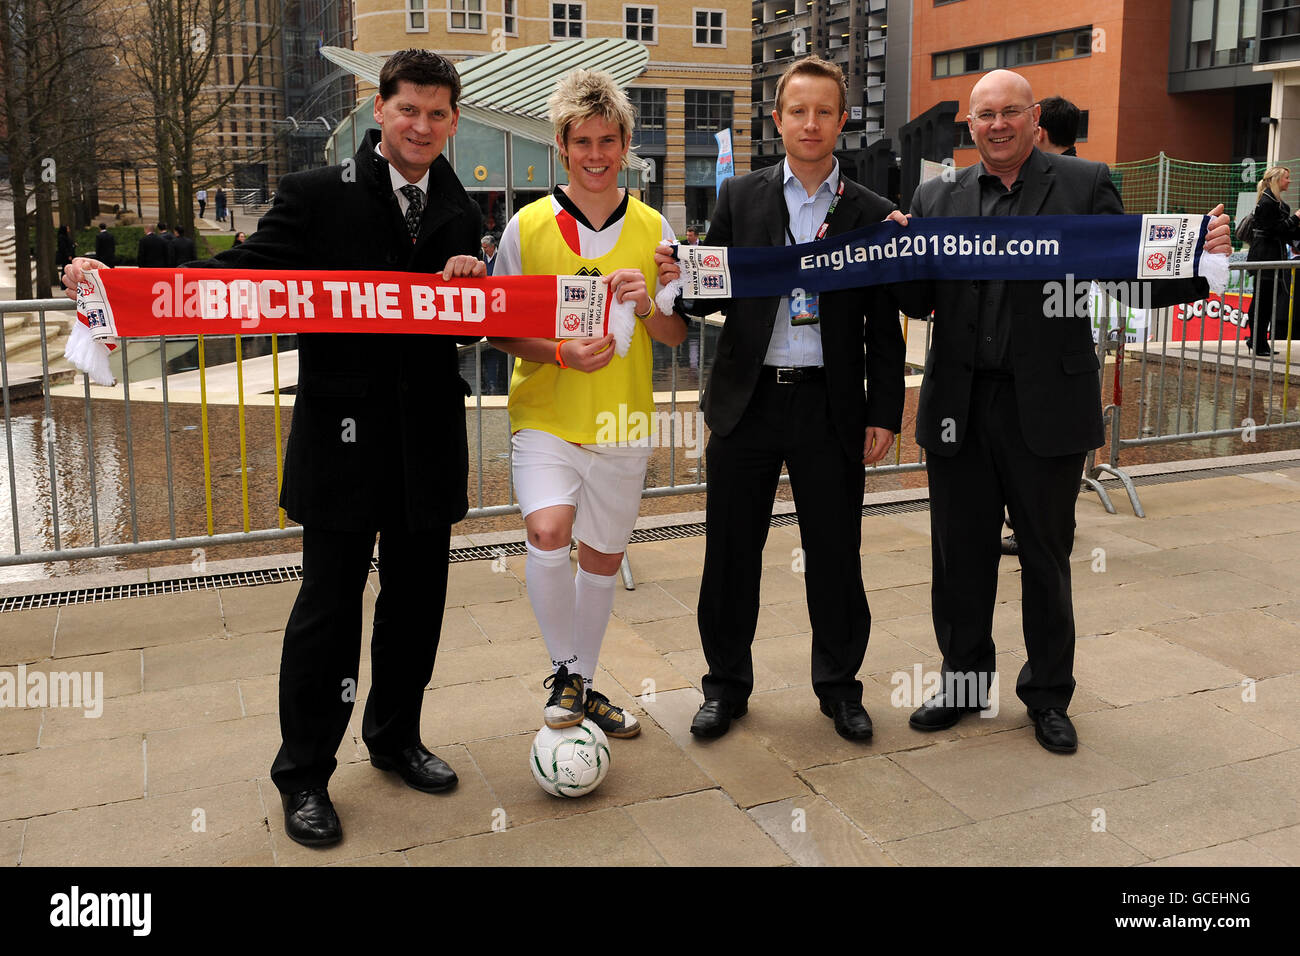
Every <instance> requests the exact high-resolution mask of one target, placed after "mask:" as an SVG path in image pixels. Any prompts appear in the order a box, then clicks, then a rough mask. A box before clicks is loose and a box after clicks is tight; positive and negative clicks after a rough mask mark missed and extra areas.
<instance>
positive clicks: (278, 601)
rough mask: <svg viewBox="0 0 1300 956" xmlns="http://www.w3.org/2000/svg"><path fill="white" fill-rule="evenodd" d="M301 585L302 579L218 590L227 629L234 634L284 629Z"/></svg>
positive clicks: (227, 631) (228, 632)
mask: <svg viewBox="0 0 1300 956" xmlns="http://www.w3.org/2000/svg"><path fill="white" fill-rule="evenodd" d="M301 587H302V582H300V581H290V582H285V583H283V584H261V585H257V586H256V587H242V588H223V589H222V590H221V591H220V592H218V593H219V594H220V596H221V617H222V621H223V623H224V624H225V627H226V633H227V634H229V635H231V636H233V635H236V634H261V633H264V632H266V631H277V630H278V631H283V630H284V626H285V624H286V623H288V620H289V612H290V611H292V610H293V603H294V601H296V600H297V599H298V591H299V590H300V588H301Z"/></svg>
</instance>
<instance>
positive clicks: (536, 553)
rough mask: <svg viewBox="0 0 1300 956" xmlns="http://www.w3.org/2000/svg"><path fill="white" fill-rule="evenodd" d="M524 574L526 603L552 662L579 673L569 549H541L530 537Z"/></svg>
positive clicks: (557, 666)
mask: <svg viewBox="0 0 1300 956" xmlns="http://www.w3.org/2000/svg"><path fill="white" fill-rule="evenodd" d="M524 577H525V581H526V583H527V586H528V603H530V604H531V605H532V606H533V614H534V615H535V616H536V617H537V623H538V624H539V625H540V626H541V628H542V640H544V641H545V642H546V650H547V652H548V653H549V654H550V655H551V666H552V667H553V668H555V669H557V670H558V669H559V666H560V665H561V664H564V665H565V666H566V667H568V668H569V671H570V672H571V673H577V674H581V673H582V671H581V670H579V669H578V659H577V654H576V648H575V642H574V639H573V603H574V588H573V578H572V577H571V576H570V574H569V549H568V548H567V547H565V548H556V549H555V550H554V551H543V550H542V549H541V548H536V547H534V546H533V543H532V542H531V541H529V542H528V557H527V558H526V559H525V560H524Z"/></svg>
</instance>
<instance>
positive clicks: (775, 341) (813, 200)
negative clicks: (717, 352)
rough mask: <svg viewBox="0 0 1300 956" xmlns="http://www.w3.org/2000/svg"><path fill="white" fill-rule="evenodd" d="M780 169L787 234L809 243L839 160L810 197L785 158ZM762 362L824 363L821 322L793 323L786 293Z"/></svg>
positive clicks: (836, 180) (836, 181) (836, 178)
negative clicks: (787, 214)
mask: <svg viewBox="0 0 1300 956" xmlns="http://www.w3.org/2000/svg"><path fill="white" fill-rule="evenodd" d="M781 168H782V169H783V170H784V174H785V180H784V182H785V185H784V196H785V208H786V209H787V210H788V211H789V213H790V233H793V234H794V238H795V240H796V241H798V242H800V243H803V242H812V241H813V240H814V239H816V238H817V230H818V229H820V228H821V225H822V223H823V222H825V221H826V211H827V210H828V209H830V207H831V200H832V199H834V198H835V190H836V189H838V188H839V185H840V161H839V160H838V159H837V160H835V161H834V162H833V163H832V165H831V172H830V175H829V176H827V177H826V179H825V180H823V181H822V184H821V185H820V186H818V187H817V188H816V189H815V190H814V191H813V194H812V195H811V196H809V195H808V191H807V190H806V189H804V188H803V183H801V182H799V180H798V179H797V178H796V177H795V175H794V173H792V172H790V163H789V161H788V160H782V162H781ZM785 244H786V245H787V246H789V245H794V243H792V242H791V241H790V235H789V234H787V235H786V237H785ZM763 364H764V365H776V366H780V367H782V368H786V367H792V366H803V365H821V364H823V363H822V327H821V324H820V323H818V324H817V325H792V324H791V322H790V298H789V296H787V297H785V298H783V299H782V300H781V304H780V305H779V306H778V307H777V310H776V321H775V323H774V324H773V326H772V339H771V341H770V342H768V345H767V355H766V357H765V358H764V359H763Z"/></svg>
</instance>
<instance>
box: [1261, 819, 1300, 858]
mask: <svg viewBox="0 0 1300 956" xmlns="http://www.w3.org/2000/svg"><path fill="white" fill-rule="evenodd" d="M1249 842H1250V843H1253V844H1254V845H1255V846H1257V847H1259V848H1260V849H1261V850H1264V851H1265V852H1266V853H1268V854H1269V855H1270V856H1272V857H1274V858H1276V859H1279V860H1281V861H1282V862H1283V863H1285V864H1286V865H1287V866H1300V826H1294V827H1282V828H1281V829H1278V830H1271V831H1269V832H1268V833H1257V834H1255V835H1254V836H1253V837H1251V838H1250V840H1249Z"/></svg>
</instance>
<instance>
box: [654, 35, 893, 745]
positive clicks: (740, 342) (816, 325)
mask: <svg viewBox="0 0 1300 956" xmlns="http://www.w3.org/2000/svg"><path fill="white" fill-rule="evenodd" d="M776 107H777V108H776V110H775V112H774V113H773V118H774V119H775V120H776V124H777V128H778V129H779V130H780V132H781V137H782V140H783V142H784V143H785V150H786V159H785V162H783V163H781V164H780V165H778V166H772V167H769V168H768V169H764V170H761V171H758V172H754V173H750V174H749V175H746V176H741V177H739V178H736V179H728V180H727V181H726V182H724V183H723V185H722V189H721V191H720V192H719V195H718V202H717V207H716V209H715V210H714V214H713V220H712V223H711V225H710V228H709V234H708V238H707V240H706V241H707V244H708V245H719V246H780V245H789V244H794V243H800V242H808V241H811V240H812V239H814V238H817V237H818V233H819V232H820V231H821V227H822V225H823V223H826V224H827V229H826V234H827V235H830V236H835V235H839V234H841V233H845V232H848V231H850V230H852V229H857V228H861V227H863V226H867V225H870V224H872V223H876V222H879V221H880V220H882V219H884V218H885V217H886V216H887V215H888V214H889V212H890V211H891V210H892V209H893V206H892V205H891V204H890V203H889V201H888V200H885V199H882V198H881V197H879V196H877V195H875V194H874V193H872V192H870V191H869V190H866V189H864V188H862V187H861V186H859V185H857V184H856V183H854V182H851V181H850V180H848V179H847V178H846V177H843V176H842V175H841V174H840V170H839V163H838V161H837V160H836V159H835V154H834V149H835V143H836V139H837V137H838V136H839V133H840V130H841V129H843V127H844V122H845V120H846V119H847V118H848V113H847V111H846V110H845V85H844V78H843V75H842V73H841V72H840V69H839V67H838V66H836V65H835V64H833V63H829V62H827V61H825V60H822V59H820V58H818V57H808V58H806V59H804V60H800V61H799V62H797V63H795V64H793V65H791V67H790V68H789V69H788V70H786V73H785V75H784V76H782V78H781V81H780V84H779V85H778V87H777V94H776ZM840 187H843V189H842V194H840ZM660 261H661V263H662V266H663V268H662V269H661V277H662V278H664V279H665V280H667V279H671V278H673V277H674V275H675V273H676V269H675V267H674V266H672V265H670V264H669V262H668V260H667V259H666V258H664V257H662V256H661V258H660ZM736 291H737V292H738V293H740V294H742V295H743V291H744V290H736ZM815 292H816V290H791V295H790V296H789V297H786V298H778V297H775V296H773V297H766V298H740V297H737V298H733V299H732V300H730V301H729V302H728V303H727V304H726V305H725V306H724V308H725V311H726V313H727V321H726V324H725V325H724V326H723V330H722V336H721V339H720V340H719V343H718V355H717V358H716V359H715V361H714V364H713V370H712V372H711V373H710V378H709V383H708V388H707V390H706V391H705V394H704V400H703V406H704V415H705V420H706V421H707V422H708V424H709V427H710V429H711V430H712V435H711V437H710V439H709V444H708V448H707V449H706V455H707V459H706V461H707V465H708V476H709V478H708V496H707V505H706V508H707V521H708V530H707V537H706V543H705V557H704V574H703V577H702V579H701V582H700V598H699V608H698V620H699V628H700V639H701V642H702V644H703V647H704V656H705V659H706V660H707V662H708V665H709V672H708V673H707V674H706V675H705V676H704V680H703V688H704V697H705V701H704V704H703V705H702V706H701V707H700V710H699V713H698V714H696V716H695V719H694V721H693V722H692V724H691V733H693V734H695V735H697V736H700V737H717V736H720V735H721V734H724V733H726V732H727V730H728V729H729V727H730V725H731V721H732V720H733V719H734V718H737V717H740V716H742V715H743V714H745V712H746V711H747V710H748V703H747V702H748V699H749V695H750V692H751V691H752V690H753V686H754V671H753V659H752V654H751V645H752V644H753V640H754V629H755V625H756V622H757V619H758V607H759V579H760V576H761V574H762V561H763V545H764V543H765V542H766V540H767V532H768V524H769V520H770V518H771V514H772V502H773V500H774V498H775V495H776V488H777V481H778V478H779V477H780V473H781V466H782V464H785V466H786V468H787V470H788V471H789V475H790V486H791V490H792V491H793V493H794V499H795V504H796V505H797V507H798V512H799V531H800V536H801V543H802V549H803V561H804V570H805V585H806V587H807V591H808V615H809V618H810V619H811V621H812V645H813V650H812V681H813V690H814V692H815V693H816V695H817V697H818V699H819V700H820V703H821V709H822V712H823V713H824V714H826V715H827V716H829V717H832V718H833V720H834V722H835V729H836V731H837V732H838V733H839V734H840V735H841V736H843V737H845V738H848V739H851V740H867V739H869V738H870V737H871V733H872V727H871V719H870V717H869V716H868V715H867V712H866V710H865V708H863V706H862V684H861V682H860V681H859V680H858V679H857V672H858V668H859V667H860V666H861V665H862V659H863V656H864V655H865V653H866V648H867V637H868V633H869V631H870V628H871V614H870V611H869V609H868V607H867V598H866V593H865V592H864V590H863V587H862V564H861V559H860V556H859V547H860V545H861V536H862V495H863V489H864V483H865V475H864V472H863V465H864V464H871V463H873V462H876V461H879V460H880V459H881V458H882V457H884V455H885V453H886V452H887V451H888V450H889V448H890V447H891V445H892V444H893V440H894V435H895V434H896V433H897V431H898V430H899V428H900V427H901V425H902V415H903V360H904V348H903V336H902V331H901V329H900V326H899V322H898V316H897V312H896V311H895V310H892V309H891V308H890V307H889V305H888V303H887V301H886V298H885V296H884V294H883V293H881V292H879V291H878V290H870V289H869V290H861V289H854V290H847V291H842V292H826V293H823V294H822V295H820V296H817V295H815ZM864 347H865V360H864ZM864 372H865V379H866V382H867V388H866V392H865V394H864V391H863V379H864Z"/></svg>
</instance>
